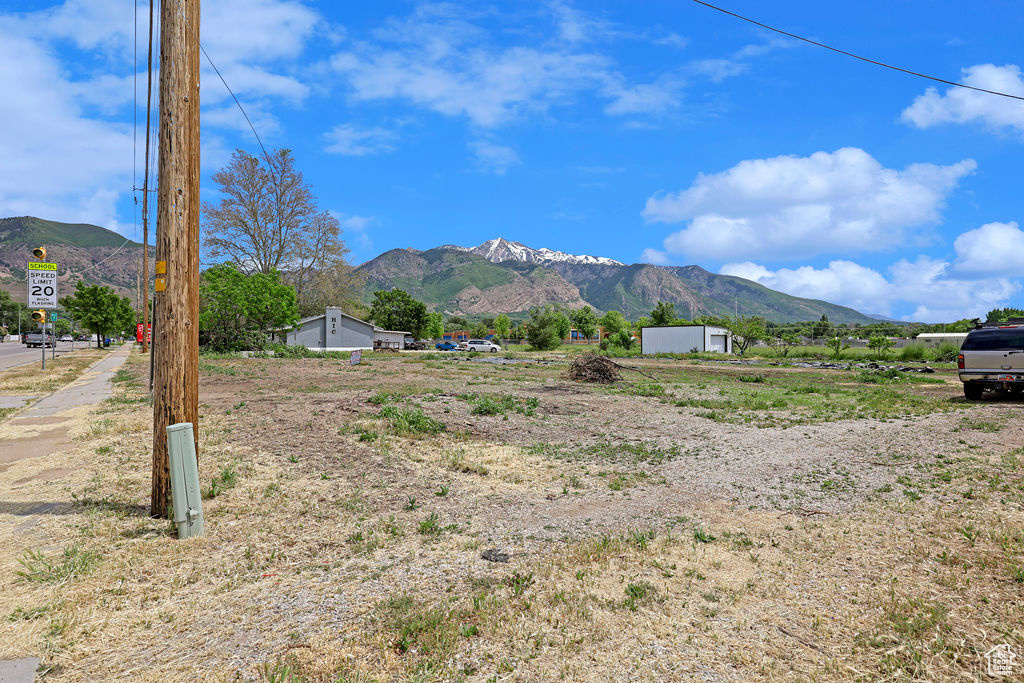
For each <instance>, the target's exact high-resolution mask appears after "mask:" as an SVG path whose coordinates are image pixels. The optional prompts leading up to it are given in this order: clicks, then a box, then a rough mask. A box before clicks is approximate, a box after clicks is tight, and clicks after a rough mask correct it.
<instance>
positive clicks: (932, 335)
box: [914, 332, 967, 349]
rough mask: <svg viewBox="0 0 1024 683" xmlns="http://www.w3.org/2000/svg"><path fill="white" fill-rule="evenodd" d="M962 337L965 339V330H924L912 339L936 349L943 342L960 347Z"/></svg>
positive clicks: (962, 340)
mask: <svg viewBox="0 0 1024 683" xmlns="http://www.w3.org/2000/svg"><path fill="white" fill-rule="evenodd" d="M964 339H967V333H966V332H924V333H922V334H919V335H917V338H916V339H915V340H914V341H917V342H920V343H921V344H924V345H925V346H927V347H928V348H930V349H937V348H939V347H940V346H942V345H943V344H956V347H957V348H960V347H961V346H962V345H963V343H964Z"/></svg>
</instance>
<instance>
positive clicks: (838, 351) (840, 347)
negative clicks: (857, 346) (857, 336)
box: [825, 337, 850, 360]
mask: <svg viewBox="0 0 1024 683" xmlns="http://www.w3.org/2000/svg"><path fill="white" fill-rule="evenodd" d="M825 346H826V347H828V349H829V350H830V351H831V352H832V358H834V359H835V360H839V358H841V357H842V355H843V351H845V350H846V349H848V348H850V345H849V344H847V343H846V342H844V341H843V340H842V339H840V338H839V337H832V338H831V339H829V340H828V341H827V342H825Z"/></svg>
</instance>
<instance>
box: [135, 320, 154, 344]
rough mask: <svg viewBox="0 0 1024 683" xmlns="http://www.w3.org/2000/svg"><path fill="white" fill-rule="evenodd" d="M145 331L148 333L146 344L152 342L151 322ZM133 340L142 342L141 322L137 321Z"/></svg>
mask: <svg viewBox="0 0 1024 683" xmlns="http://www.w3.org/2000/svg"><path fill="white" fill-rule="evenodd" d="M146 331H147V332H148V334H147V335H146V343H147V344H152V343H153V324H152V323H150V325H149V327H148V329H147V330H146ZM135 341H137V342H139V343H140V344H141V343H142V323H139V324H137V325H136V326H135Z"/></svg>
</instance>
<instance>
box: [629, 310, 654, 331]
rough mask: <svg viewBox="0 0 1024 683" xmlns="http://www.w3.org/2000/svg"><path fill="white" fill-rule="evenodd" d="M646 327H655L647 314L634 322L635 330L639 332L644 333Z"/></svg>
mask: <svg viewBox="0 0 1024 683" xmlns="http://www.w3.org/2000/svg"><path fill="white" fill-rule="evenodd" d="M645 327H653V326H652V325H651V319H650V318H648V317H647V316H646V315H644V316H640V317H639V318H637V319H636V322H634V323H633V330H634V331H635V332H637V333H638V334H642V333H643V329H644V328H645Z"/></svg>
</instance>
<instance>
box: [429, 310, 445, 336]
mask: <svg viewBox="0 0 1024 683" xmlns="http://www.w3.org/2000/svg"><path fill="white" fill-rule="evenodd" d="M426 334H427V339H440V338H441V337H443V336H444V317H443V316H442V315H441V314H440V313H436V312H435V313H428V314H427V332H426Z"/></svg>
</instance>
